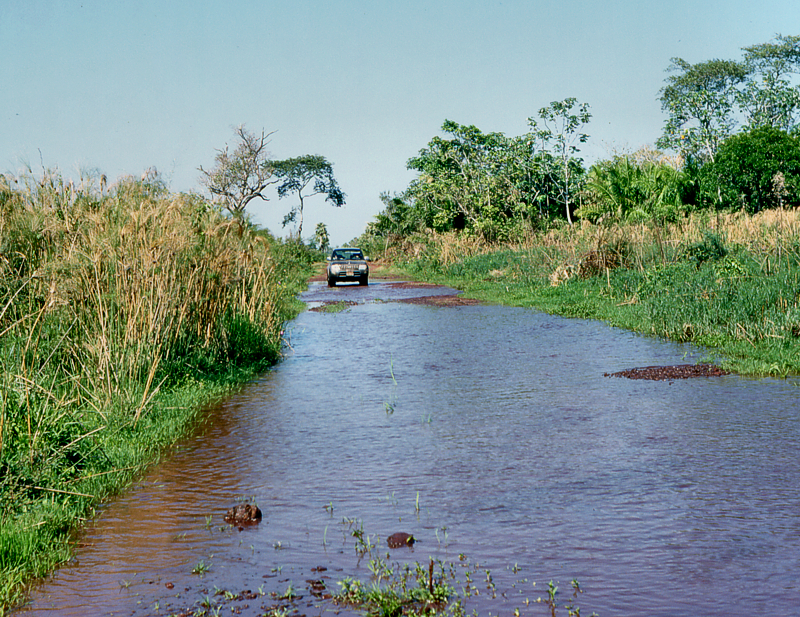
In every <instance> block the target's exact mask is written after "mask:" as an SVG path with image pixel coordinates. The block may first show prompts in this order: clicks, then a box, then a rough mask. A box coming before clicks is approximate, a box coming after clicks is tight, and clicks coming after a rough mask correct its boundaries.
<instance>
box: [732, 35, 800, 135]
mask: <svg viewBox="0 0 800 617" xmlns="http://www.w3.org/2000/svg"><path fill="white" fill-rule="evenodd" d="M744 52H745V57H744V64H745V66H746V67H747V70H748V72H749V77H748V79H747V81H746V83H745V85H744V88H743V89H742V91H741V92H740V95H739V104H740V106H741V108H742V110H743V111H744V113H745V116H746V118H747V126H748V128H750V129H754V128H758V127H762V126H769V127H773V128H777V129H782V130H784V131H791V130H792V129H793V128H795V127H796V126H797V118H796V116H797V112H798V110H800V89H798V86H796V85H795V84H793V83H792V79H791V78H792V76H793V75H797V74H798V73H800V36H781V35H778V36H776V37H775V41H772V42H769V43H762V44H761V45H752V46H750V47H745V48H744Z"/></svg>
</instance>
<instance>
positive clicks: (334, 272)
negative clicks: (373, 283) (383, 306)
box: [328, 248, 369, 287]
mask: <svg viewBox="0 0 800 617" xmlns="http://www.w3.org/2000/svg"><path fill="white" fill-rule="evenodd" d="M368 261H369V257H364V253H362V252H361V249H357V248H341V249H334V250H333V252H332V253H331V256H330V257H328V287H334V286H335V285H336V282H337V281H358V284H359V285H367V284H369V265H367V262H368Z"/></svg>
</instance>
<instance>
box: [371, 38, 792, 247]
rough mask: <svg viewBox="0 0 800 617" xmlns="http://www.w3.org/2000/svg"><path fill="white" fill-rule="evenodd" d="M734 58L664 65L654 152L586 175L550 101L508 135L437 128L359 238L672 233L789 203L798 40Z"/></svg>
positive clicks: (559, 104) (576, 116)
mask: <svg viewBox="0 0 800 617" xmlns="http://www.w3.org/2000/svg"><path fill="white" fill-rule="evenodd" d="M742 51H743V57H742V59H741V60H710V61H707V62H701V63H698V64H690V63H688V62H686V61H685V60H682V59H680V58H674V59H673V60H672V64H671V65H670V67H669V68H668V72H669V73H670V74H669V75H668V77H667V78H666V80H665V86H664V87H663V88H662V89H661V91H660V92H659V100H660V102H661V105H662V109H663V110H664V112H665V113H666V115H667V120H666V121H665V124H664V129H663V133H662V135H661V136H660V138H659V139H658V141H657V142H656V145H657V146H658V148H660V149H661V150H656V149H652V148H643V149H641V150H639V151H636V152H626V153H619V154H617V155H614V156H613V157H611V158H610V159H607V160H601V161H598V162H596V163H595V164H593V165H591V166H590V167H589V168H588V169H587V168H586V166H585V165H584V162H583V159H582V158H581V157H580V148H581V145H582V144H584V143H586V141H587V140H588V139H589V135H588V134H587V133H586V132H585V130H586V127H587V125H588V123H589V122H590V119H591V113H590V111H589V106H588V105H587V104H585V103H579V102H578V101H577V100H576V99H574V98H568V99H565V100H563V101H555V102H553V103H551V104H550V105H549V106H548V107H544V108H542V109H540V110H539V112H538V115H537V116H536V117H531V118H529V119H528V125H529V130H528V132H526V133H525V134H523V135H519V136H516V137H509V136H506V135H504V134H502V133H486V132H483V131H481V130H480V129H479V128H477V127H475V126H467V125H461V124H458V123H456V122H453V121H450V120H447V121H445V122H444V124H443V125H442V133H443V135H442V136H436V137H434V138H433V139H432V140H431V141H430V142H429V143H428V144H427V146H426V147H425V148H423V149H422V150H420V152H419V154H418V155H417V156H415V157H413V158H411V159H410V160H409V161H408V168H409V169H411V170H413V171H416V172H417V176H416V178H415V179H414V180H412V182H411V183H410V184H409V186H408V187H407V188H406V189H405V190H404V191H402V192H399V193H395V194H389V193H386V194H383V195H382V196H381V198H382V200H383V202H384V205H385V208H384V210H383V211H382V212H381V213H380V214H378V215H377V217H376V220H375V221H374V222H372V223H371V224H370V225H369V226H368V228H367V230H366V233H365V235H364V237H363V238H361V239H360V242H362V244H368V243H369V242H372V241H375V242H376V244H377V242H381V243H383V244H384V246H388V245H390V244H391V242H392V241H393V240H398V239H402V238H408V237H409V236H411V235H413V234H417V233H421V234H425V233H430V232H456V233H459V234H465V235H468V236H471V237H478V238H481V239H482V240H485V241H489V242H508V241H514V240H517V239H520V238H522V237H525V235H526V234H529V233H531V232H532V231H533V232H536V231H541V230H545V229H548V228H550V227H552V226H553V225H560V224H564V223H566V224H572V223H573V221H574V220H576V219H584V220H588V221H590V222H593V223H597V222H605V223H611V222H624V221H633V222H647V223H652V224H656V225H659V224H661V225H663V224H665V223H669V222H676V221H678V220H680V219H682V218H683V217H685V216H686V215H687V214H689V213H690V212H693V211H698V210H708V209H710V210H737V211H744V212H748V213H756V212H759V211H761V210H764V209H769V208H791V207H796V206H798V205H800V135H799V133H800V131H798V120H800V87H799V86H798V83H797V81H798V80H797V76H798V74H800V36H781V35H778V36H777V37H776V38H775V39H774V40H773V41H770V42H768V43H764V44H760V45H754V46H751V47H746V48H744V49H743V50H742Z"/></svg>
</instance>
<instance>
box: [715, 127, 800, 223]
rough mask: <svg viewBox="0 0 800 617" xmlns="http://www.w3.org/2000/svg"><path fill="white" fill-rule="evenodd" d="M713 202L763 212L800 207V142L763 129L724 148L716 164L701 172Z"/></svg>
mask: <svg viewBox="0 0 800 617" xmlns="http://www.w3.org/2000/svg"><path fill="white" fill-rule="evenodd" d="M700 178H701V185H702V188H703V191H704V193H705V194H706V195H709V196H710V199H709V200H710V201H712V202H713V203H715V204H716V205H718V206H721V207H727V208H741V209H743V210H746V211H747V212H750V213H754V212H759V211H760V210H763V209H765V208H775V207H780V208H782V207H795V206H798V205H800V139H799V138H797V137H793V136H792V135H789V134H788V133H787V132H786V131H782V130H780V129H775V128H771V127H760V128H757V129H753V130H752V131H749V132H746V133H740V134H739V135H734V136H733V137H730V138H729V139H727V140H725V141H724V142H723V143H722V145H720V148H719V152H718V153H717V156H716V158H715V160H714V162H713V163H711V164H708V165H705V166H704V167H703V168H702V169H701V170H700Z"/></svg>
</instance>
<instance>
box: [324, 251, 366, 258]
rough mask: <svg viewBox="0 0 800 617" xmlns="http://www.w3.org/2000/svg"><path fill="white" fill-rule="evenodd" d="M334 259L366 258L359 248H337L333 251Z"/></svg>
mask: <svg viewBox="0 0 800 617" xmlns="http://www.w3.org/2000/svg"><path fill="white" fill-rule="evenodd" d="M332 258H333V259H364V255H363V254H362V253H361V251H360V250H359V249H355V250H347V249H337V250H335V251H333V255H332Z"/></svg>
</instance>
